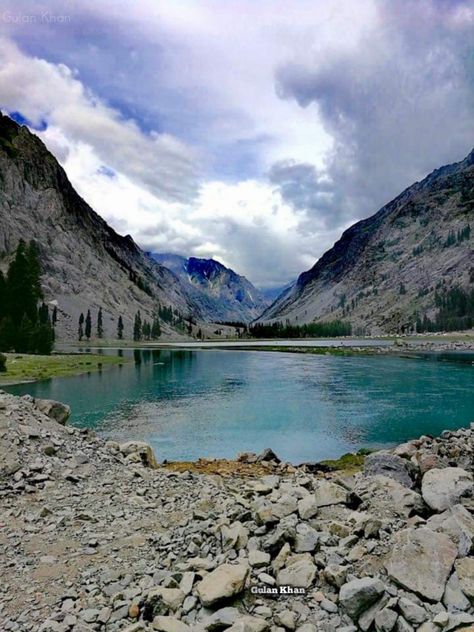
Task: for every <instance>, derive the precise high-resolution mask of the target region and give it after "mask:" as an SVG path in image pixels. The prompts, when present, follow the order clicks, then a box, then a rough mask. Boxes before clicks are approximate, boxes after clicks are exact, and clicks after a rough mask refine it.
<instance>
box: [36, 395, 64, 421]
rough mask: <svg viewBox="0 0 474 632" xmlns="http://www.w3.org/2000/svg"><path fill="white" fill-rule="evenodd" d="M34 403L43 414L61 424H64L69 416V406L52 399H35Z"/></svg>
mask: <svg viewBox="0 0 474 632" xmlns="http://www.w3.org/2000/svg"><path fill="white" fill-rule="evenodd" d="M34 405H35V407H36V408H37V409H38V410H39V411H40V412H42V413H43V415H46V416H47V417H50V418H51V419H54V421H57V422H58V424H61V426H64V425H65V424H66V422H67V420H68V419H69V417H70V416H71V408H70V406H68V405H67V404H63V403H61V402H57V401H55V400H54V399H35V400H34Z"/></svg>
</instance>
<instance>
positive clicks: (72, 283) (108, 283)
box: [0, 114, 200, 338]
mask: <svg viewBox="0 0 474 632" xmlns="http://www.w3.org/2000/svg"><path fill="white" fill-rule="evenodd" d="M0 227H1V228H0V269H3V270H5V269H6V267H7V265H8V262H9V260H10V258H11V255H12V253H13V252H14V250H15V248H16V246H17V244H18V241H19V239H20V238H23V239H25V240H30V239H35V240H36V241H37V243H38V246H39V251H40V258H41V261H42V265H43V276H42V285H43V291H44V294H45V299H46V300H47V301H54V302H55V303H57V305H58V326H57V329H58V332H59V335H60V337H69V338H71V337H75V335H76V331H77V322H78V317H79V314H80V313H81V312H84V313H85V312H86V311H87V310H88V309H89V308H90V309H91V311H92V313H93V316H94V315H95V314H96V312H97V310H98V308H99V307H102V309H103V315H104V329H105V334H106V335H107V334H110V335H115V332H116V326H117V325H116V323H117V319H118V316H119V315H122V317H123V320H124V324H125V332H124V335H125V337H131V328H132V321H133V317H134V315H135V313H136V312H137V310H138V309H140V310H141V312H142V315H144V316H145V317H146V318H150V319H151V317H152V314H153V312H154V309H155V307H156V304H157V301H160V302H161V303H162V304H163V305H166V306H170V305H171V306H173V308H176V309H178V310H179V311H180V312H182V313H183V314H184V315H185V316H186V315H188V314H189V313H193V314H195V315H196V316H198V317H199V316H200V314H199V307H198V306H197V305H195V304H194V303H193V301H192V299H190V298H189V296H188V294H187V293H186V290H185V289H184V288H183V287H182V285H181V283H180V281H179V279H178V278H177V277H176V276H175V275H174V274H173V273H172V272H171V271H169V270H168V269H166V268H165V267H163V266H162V265H160V264H158V263H157V262H156V261H154V260H153V259H151V258H150V257H149V256H148V255H146V254H145V253H144V252H143V251H142V250H140V248H139V247H138V246H137V245H136V244H135V242H134V241H133V239H132V238H131V237H130V236H126V237H122V236H120V235H118V234H117V233H116V232H115V231H114V230H113V229H112V228H111V227H110V226H108V224H107V223H106V222H105V221H104V220H103V219H102V218H101V217H99V215H97V213H95V212H94V211H93V210H92V209H91V208H90V207H89V206H88V205H87V203H86V202H85V201H84V200H83V199H82V198H81V197H80V196H79V195H78V194H77V193H76V191H75V190H74V188H73V187H72V185H71V183H70V182H69V180H68V178H67V176H66V173H65V172H64V170H63V169H62V168H61V166H60V165H59V164H58V162H57V160H56V159H55V158H54V156H53V155H52V154H51V153H50V152H49V151H48V150H47V149H46V147H45V146H44V144H43V143H42V141H41V140H40V139H39V138H38V137H36V136H35V135H34V134H32V133H31V132H30V131H29V130H28V128H27V127H25V126H19V125H18V124H17V123H15V122H14V121H12V120H11V119H10V118H8V117H7V116H3V115H1V114H0ZM164 330H165V332H166V331H168V333H169V329H167V327H166V326H165V327H164Z"/></svg>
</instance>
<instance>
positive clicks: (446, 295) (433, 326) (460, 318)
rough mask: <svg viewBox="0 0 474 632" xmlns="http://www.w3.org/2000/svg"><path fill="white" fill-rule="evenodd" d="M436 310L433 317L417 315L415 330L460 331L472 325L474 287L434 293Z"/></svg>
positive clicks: (473, 319)
mask: <svg viewBox="0 0 474 632" xmlns="http://www.w3.org/2000/svg"><path fill="white" fill-rule="evenodd" d="M435 305H436V307H437V308H438V312H437V314H436V316H435V318H434V319H431V318H428V316H426V315H425V316H424V317H423V318H421V317H418V318H417V321H416V330H417V331H418V332H420V333H423V332H435V331H461V330H463V329H471V328H472V327H474V289H470V290H463V288H461V287H455V288H451V289H449V290H445V291H444V292H436V293H435Z"/></svg>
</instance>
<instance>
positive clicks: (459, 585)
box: [0, 392, 474, 632]
mask: <svg viewBox="0 0 474 632" xmlns="http://www.w3.org/2000/svg"><path fill="white" fill-rule="evenodd" d="M48 415H51V416H48ZM67 415H68V411H67V410H66V409H63V410H61V409H60V407H58V405H52V404H51V403H50V404H48V405H46V404H44V403H43V402H42V401H38V400H36V401H35V400H34V399H33V398H31V397H28V396H27V397H22V398H15V397H13V396H10V395H7V394H5V393H1V392H0V509H1V514H0V527H1V529H0V571H1V576H2V582H1V584H0V629H1V630H2V632H3V631H5V632H6V631H11V632H31V631H36V630H38V631H42V632H47V631H51V632H88V631H106V632H118V631H123V632H139V631H152V630H157V631H161V632H190V631H196V632H199V631H200V632H206V631H209V632H212V631H219V630H226V631H228V632H264V631H269V632H286V631H293V630H295V631H297V632H319V631H321V632H357V631H358V630H363V631H364V632H369V631H376V632H390V631H395V632H411V631H413V630H417V631H419V632H451V631H453V632H454V631H464V632H467V631H469V630H470V631H473V630H474V608H473V604H474V558H473V557H472V556H471V554H472V547H473V538H474V516H473V512H474V500H473V497H472V494H473V489H474V483H473V476H472V473H473V450H474V430H471V429H462V430H458V431H456V432H444V433H443V434H442V435H441V436H440V437H439V438H436V439H435V438H432V437H428V436H424V437H420V438H419V439H417V440H414V441H410V442H408V443H405V444H403V445H400V446H398V447H397V448H395V449H394V450H390V451H382V452H377V453H374V454H372V455H370V456H369V457H368V458H367V459H366V463H365V470H364V472H360V473H358V474H356V475H354V476H350V477H345V478H338V477H337V476H334V475H332V476H330V475H325V476H324V477H323V476H322V475H315V474H312V473H310V472H309V471H307V469H308V468H305V467H301V468H288V469H285V468H284V467H281V466H279V467H280V470H278V471H279V472H280V473H279V474H269V475H266V476H263V477H258V478H257V477H256V478H239V477H229V478H223V477H220V476H216V475H205V474H195V473H191V472H189V471H188V472H184V473H176V472H172V471H169V470H167V469H166V468H164V467H162V466H159V465H158V464H157V463H156V461H155V458H154V455H153V453H152V451H151V450H150V449H149V447H148V446H147V445H146V444H143V443H141V442H128V443H127V444H122V445H120V444H118V443H114V442H105V441H103V440H102V439H100V438H98V437H96V436H95V435H94V433H92V432H90V431H87V430H82V429H77V428H71V427H68V426H64V425H61V423H58V421H61V422H62V421H63V418H64V416H66V417H67ZM56 419H58V421H56ZM274 456H275V455H274Z"/></svg>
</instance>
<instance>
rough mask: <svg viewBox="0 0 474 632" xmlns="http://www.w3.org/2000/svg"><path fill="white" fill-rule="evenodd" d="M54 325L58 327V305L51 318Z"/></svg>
mask: <svg viewBox="0 0 474 632" xmlns="http://www.w3.org/2000/svg"><path fill="white" fill-rule="evenodd" d="M51 320H52V323H53V327H55V326H56V323H57V322H58V308H57V307H56V305H55V306H54V308H53V315H52V317H51Z"/></svg>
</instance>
